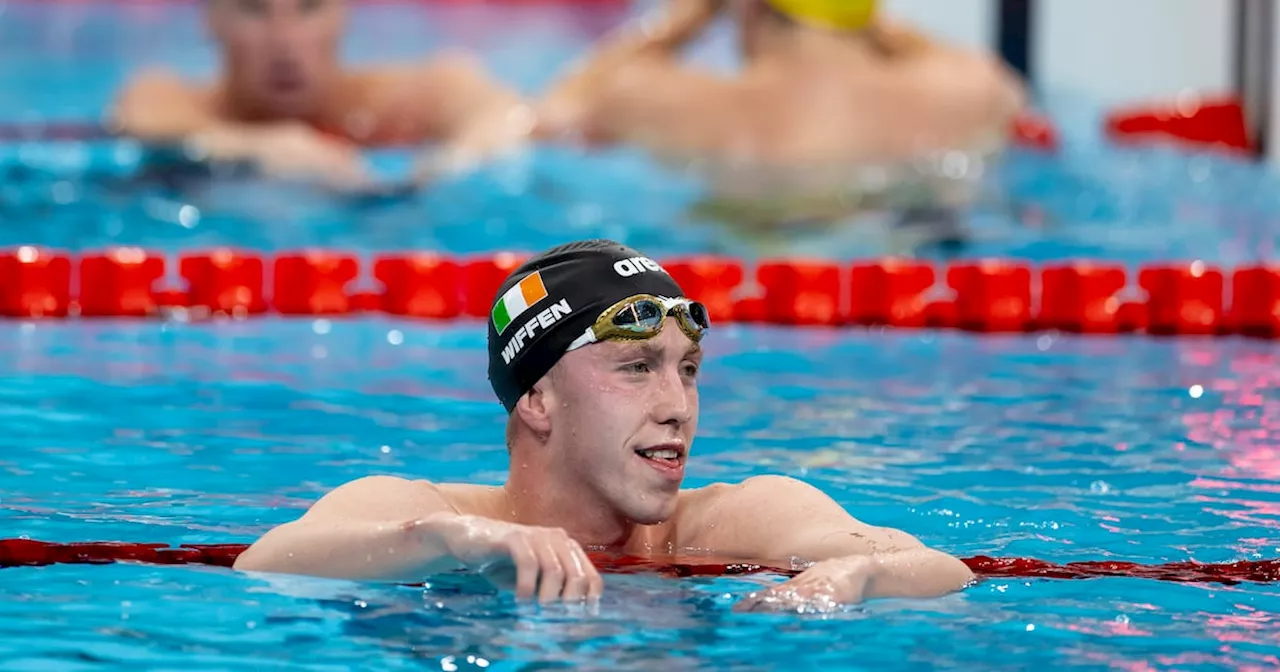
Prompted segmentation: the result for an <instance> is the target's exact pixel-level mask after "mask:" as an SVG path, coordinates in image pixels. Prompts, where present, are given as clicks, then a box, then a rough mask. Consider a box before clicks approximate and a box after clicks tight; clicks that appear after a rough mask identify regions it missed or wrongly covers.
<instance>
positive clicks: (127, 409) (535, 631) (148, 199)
mask: <svg viewBox="0 0 1280 672" xmlns="http://www.w3.org/2000/svg"><path fill="white" fill-rule="evenodd" d="M499 13H503V14H501V16H502V17H503V18H499ZM512 13H515V14H516V15H517V18H518V20H517V18H511V14H512ZM621 14H622V13H621V12H619V11H617V10H609V9H602V10H597V11H593V12H584V11H581V10H569V9H564V8H561V9H549V8H525V9H520V10H502V9H498V8H494V7H483V6H481V7H453V8H448V9H445V8H438V7H418V6H414V7H409V6H402V5H377V6H373V7H362V8H361V9H360V10H359V11H357V12H356V23H357V24H358V26H359V30H360V31H363V34H364V35H365V37H364V38H363V39H361V38H356V39H353V40H352V43H351V44H350V45H348V50H349V52H350V54H351V56H352V58H353V59H354V60H360V61H371V60H377V59H385V58H392V57H409V56H412V55H415V54H418V53H421V52H423V51H425V50H428V49H431V48H434V47H437V46H441V45H444V44H459V45H463V46H468V47H474V48H476V49H479V50H481V52H482V54H483V55H484V58H485V60H486V62H487V63H488V64H489V65H490V67H492V68H493V69H494V70H495V72H497V73H498V74H499V75H500V76H502V77H504V78H506V79H508V80H510V81H513V82H516V83H518V85H519V86H520V87H521V88H522V89H523V90H525V91H530V92H534V91H537V90H538V89H539V88H540V87H541V86H543V85H545V83H546V82H547V81H550V78H552V77H553V76H554V74H555V72H556V71H557V69H558V68H560V67H562V66H563V65H564V64H565V63H567V62H568V61H569V60H570V59H572V58H573V57H574V56H575V55H576V54H577V53H579V52H580V51H581V49H583V48H584V45H586V44H587V43H588V41H589V40H590V39H591V37H592V36H594V35H598V34H599V33H600V32H601V31H602V30H604V29H606V28H607V27H608V26H610V25H613V24H614V23H615V22H616V21H617V20H618V19H619V18H620V17H621ZM195 18H196V4H194V3H192V4H181V3H175V4H172V5H163V6H161V5H152V4H147V3H139V4H130V5H127V6H123V5H122V6H113V5H105V4H95V3H65V4H51V3H34V2H15V3H8V4H0V110H4V111H3V112H0V122H3V123H5V124H8V126H7V128H8V129H9V130H11V131H12V130H15V129H16V130H17V131H22V132H15V133H9V136H12V137H9V136H5V137H8V138H9V139H7V140H5V141H3V142H0V245H5V246H7V245H13V244H30V243H36V244H45V245H53V246H59V247H63V248H66V249H71V250H84V249H91V248H97V247H101V246H103V245H108V244H121V243H123V244H141V245H146V246H148V247H152V248H155V249H159V250H163V251H169V252H176V251H182V250H187V249H192V248H195V247H200V246H208V245H216V244H233V245H236V246H239V247H248V248H251V249H259V250H266V251H272V250H279V249H289V248H294V247H299V246H331V247H341V248H343V249H350V250H354V251H357V252H360V253H370V252H375V251H381V250H403V249H407V248H414V249H435V250H443V251H447V252H450V253H457V254H466V253H473V252H482V251H489V250H498V249H512V248H522V249H529V250H536V249H541V248H545V247H547V246H550V245H552V244H555V243H559V242H563V241H564V240H566V239H570V238H580V237H587V236H596V235H605V236H610V237H613V238H616V239H619V240H623V241H625V242H628V243H631V244H633V245H636V246H638V247H640V248H641V249H643V250H644V251H646V252H648V253H650V254H653V255H655V256H661V255H664V254H671V253H677V252H689V251H711V252H726V253H733V254H741V255H744V256H747V257H752V256H758V255H762V254H773V253H794V254H812V255H820V256H829V257H837V258H841V259H848V258H854V257H868V256H876V255H880V254H884V253H886V252H887V251H900V250H899V249H898V247H899V245H900V241H898V240H895V239H894V236H892V235H890V233H886V232H887V231H889V232H891V231H892V229H886V228H885V227H880V228H877V227H876V226H874V225H869V226H867V227H857V226H849V227H845V228H843V229H841V230H838V231H809V232H805V233H796V234H788V235H786V236H781V237H775V238H772V239H768V240H761V239H759V238H756V237H752V236H750V235H747V234H745V233H743V232H741V231H735V230H733V229H732V228H728V227H726V226H723V225H721V224H718V223H715V222H707V221H701V220H699V219H698V218H697V217H696V216H692V215H690V214H689V213H690V211H691V205H692V204H693V203H695V202H696V201H697V199H698V198H699V197H700V195H701V193H702V186H701V185H700V184H699V183H698V181H697V180H696V179H695V178H694V177H692V176H690V175H686V174H678V173H673V172H670V171H663V170H660V169H658V168H657V167H656V166H654V165H652V163H650V162H649V161H647V160H646V159H645V158H644V157H642V156H640V155H638V154H637V153H634V152H628V151H625V150H618V151H611V152H606V153H603V154H601V155H598V156H584V155H580V154H578V153H576V152H573V151H570V150H565V149H557V148H542V149H539V150H537V151H535V152H533V153H532V154H531V155H529V156H525V157H521V158H518V159H516V160H513V161H510V162H506V163H503V164H501V165H497V166H494V167H491V168H489V169H486V170H484V171H481V172H480V173H478V174H476V175H471V176H466V177H462V178H458V179H456V180H450V181H446V182H444V183H441V184H438V185H434V186H433V187H432V188H431V189H428V190H425V191H423V192H421V193H417V194H411V195H408V196H403V195H402V196H398V197H386V196H360V197H351V196H345V197H344V196H337V195H333V194H325V193H321V192H319V191H316V190H313V189H308V188H305V187H301V186H298V185H285V184H272V183H265V184H264V183H262V182H258V181H253V180H247V179H242V178H236V177H214V178H212V179H210V178H208V177H206V176H202V175H200V170H199V167H198V166H194V167H193V166H188V165H182V164H181V162H178V163H176V164H169V166H168V168H165V164H164V163H163V161H164V159H163V158H160V159H157V158H155V157H150V156H148V155H147V154H145V153H143V152H141V151H140V150H139V148H137V147H135V146H132V145H131V144H130V143H127V142H116V141H110V140H92V141H88V142H52V141H47V140H41V139H38V137H36V139H23V138H24V137H25V136H23V135H22V133H23V132H25V131H23V129H29V128H33V127H38V126H39V123H37V122H46V121H54V122H67V121H70V122H77V123H81V122H86V121H91V120H92V119H94V118H95V117H96V116H97V114H98V112H99V111H100V110H101V108H102V106H103V105H104V104H105V103H106V102H107V101H108V100H109V99H110V95H111V91H112V90H113V88H114V87H115V86H116V85H117V84H118V83H119V81H120V80H121V78H122V77H124V76H125V74H127V73H128V72H129V70H130V69H131V68H133V67H136V66H138V65H140V64H150V63H157V62H164V63H166V64H169V65H171V66H172V67H176V68H179V69H180V70H182V71H183V72H186V73H189V74H193V75H199V74H203V73H206V72H207V71H208V69H209V68H210V67H211V63H212V61H211V58H210V56H209V55H208V53H207V52H206V51H203V50H197V49H192V48H191V46H190V45H191V44H193V43H196V44H199V43H201V40H202V37H201V35H200V34H199V31H198V29H197V27H196V26H197V24H196V22H195ZM159 26H163V29H159V28H158V27H159ZM370 35H376V36H377V39H373V38H371V37H369V36H370ZM144 36H145V37H147V38H148V39H146V40H144V39H142V37H144ZM153 38H154V39H153ZM726 38H727V35H726V34H725V33H724V32H723V31H721V32H720V33H718V34H717V38H716V39H715V40H712V43H711V45H710V46H709V47H706V48H705V49H703V50H702V51H700V52H698V54H697V57H699V58H704V59H705V60H707V61H708V62H713V63H722V62H723V61H724V60H725V59H724V55H723V51H724V50H723V47H724V45H725V44H726V43H727V42H726ZM1080 105H1081V107H1082V108H1087V107H1088V106H1087V105H1086V104H1084V103H1081V104H1080ZM1050 111H1051V112H1054V110H1050ZM1093 114H1095V111H1089V110H1087V109H1086V111H1085V112H1081V111H1080V110H1078V109H1074V108H1073V109H1070V110H1062V111H1061V112H1060V116H1061V118H1063V119H1064V120H1069V121H1070V122H1071V125H1070V126H1069V127H1067V128H1065V129H1064V130H1066V131H1067V135H1068V138H1069V140H1070V143H1069V145H1068V148H1067V150H1066V151H1065V152H1064V153H1063V154H1062V155H1059V156H1056V157H1049V156H1042V155H1038V154H1035V153H1029V152H1014V153H1013V154H1012V155H1010V156H1009V157H1007V159H1005V160H1004V161H1002V162H1001V163H999V164H998V165H993V166H991V167H990V170H989V171H988V172H987V173H986V175H985V177H984V182H983V200H982V202H981V203H980V205H979V206H978V207H976V208H974V210H973V211H972V212H969V213H966V224H967V226H968V227H969V228H970V229H971V231H972V235H971V238H970V240H969V242H968V243H966V244H964V245H961V246H958V247H957V246H940V245H933V244H921V245H919V246H918V247H915V248H914V249H912V250H910V251H912V252H914V253H915V254H917V255H919V256H922V257H926V258H936V259H941V258H953V257H969V258H973V257H980V256H989V255H999V256H1017V257H1023V258H1027V259H1031V260H1037V261H1043V260H1048V259H1063V258H1075V257H1081V256H1084V257H1091V258H1102V259H1109V260H1114V261H1118V262H1120V263H1123V264H1126V265H1136V264H1139V263H1143V262H1147V261H1151V260H1162V259H1169V258H1201V259H1205V260H1208V261H1212V262H1215V263H1220V264H1223V265H1225V266H1228V267H1230V266H1234V265H1238V264H1242V263H1246V262H1252V261H1257V260H1260V259H1266V260H1274V259H1275V258H1276V253H1275V250H1276V244H1277V239H1278V238H1280V227H1278V226H1277V225H1276V218H1277V214H1278V213H1280V203H1278V202H1276V199H1277V196H1276V194H1278V193H1280V190H1277V189H1275V188H1274V186H1275V185H1274V184H1273V180H1274V176H1273V175H1271V174H1269V172H1268V171H1266V170H1263V169H1260V168H1258V167H1256V166H1251V165H1248V164H1245V163H1243V162H1239V161H1233V160H1229V159H1225V158H1221V157H1213V156H1208V155H1188V154H1180V153H1175V152H1173V151H1170V150H1165V149H1148V150H1125V151H1121V150H1117V149H1115V148H1110V147H1107V146H1105V145H1102V144H1099V143H1098V142H1097V141H1096V138H1093V137H1092V136H1091V131H1090V128H1091V127H1090V126H1089V123H1090V119H1091V118H1092V117H1091V115H1093ZM371 158H372V160H373V161H374V162H375V165H376V167H377V169H378V171H379V173H380V174H382V175H385V176H387V179H388V180H394V178H395V176H396V175H397V174H398V173H399V172H401V171H403V170H404V169H405V167H406V166H407V165H408V164H409V160H410V155H409V153H407V152H405V151H403V150H392V151H380V152H375V153H373V155H372V157H371ZM157 165H159V166H160V167H159V168H157V167H156V166H157ZM483 333H484V332H483V329H482V324H481V323H479V322H467V321H460V322H457V323H454V324H448V325H444V324H435V323H426V322H413V321H400V320H392V319H386V318H374V317H369V318H360V319H352V320H342V319H338V320H302V319H297V320H286V319H265V318H264V319H257V320H252V321H248V322H241V323H217V324H183V323H160V322H138V321H116V320H98V321H85V322H78V323H39V324H24V323H19V322H0V381H3V382H2V384H0V437H3V438H0V531H2V532H0V537H13V536H27V537H31V538H35V539H43V540H49V541H85V540H126V541H139V542H163V543H171V544H180V543H233V542H249V541H252V540H253V539H254V538H256V536H257V535H259V534H261V533H262V532H263V531H265V530H266V529H269V528H270V527H271V526H273V525H275V524H278V523H281V522H284V521H286V520H290V519H292V518H294V517H296V516H298V515H299V514H300V513H301V512H302V511H303V510H305V508H306V507H307V506H308V505H309V504H310V503H311V502H312V501H314V500H315V499H316V498H317V497H319V496H320V495H322V494H323V493H324V492H326V491H328V490H329V489H331V488H333V487H335V486H337V485H339V484H341V483H343V482H345V481H348V480H351V479H354V478H358V477H361V476H365V475H367V474H371V473H382V474H397V475H402V476H406V477H413V478H430V479H433V480H467V481H473V482H483V483H499V482H501V481H502V479H503V478H504V475H505V459H506V452H505V450H504V449H503V448H502V439H503V437H502V421H503V417H502V412H501V407H500V406H499V405H498V404H497V402H496V401H495V400H494V399H493V396H492V393H491V391H490V390H489V388H488V386H487V383H486V381H485V379H484V373H483V372H484V367H485V349H484V344H483V338H484V336H483ZM707 346H708V350H709V359H708V362H707V365H706V367H705V373H704V378H703V383H702V388H701V389H702V416H701V422H700V428H701V432H700V437H699V439H698V441H697V443H696V445H695V449H694V458H693V460H692V462H691V464H690V469H689V478H688V482H689V485H691V486H697V485H702V484H705V483H709V482H713V481H722V480H727V481H733V480H739V479H742V478H745V477H748V476H751V475H755V474H764V473H781V474H788V475H791V476H795V477H798V478H802V479H805V480H807V481H809V482H811V483H813V484H815V485H817V486H819V487H820V488H822V489H823V490H824V491H825V492H827V493H828V494H830V495H831V496H832V497H833V498H834V499H836V501H838V502H839V503H840V504H842V505H843V506H845V507H847V508H848V509H849V510H850V511H851V512H852V513H853V514H854V515H855V516H857V517H859V518H861V519H863V520H866V521H868V522H870V523H874V524H878V525H889V526H895V527H900V528H902V529H905V530H907V531H909V532H911V533H913V534H915V535H917V536H919V537H920V538H921V539H922V540H924V541H925V542H926V543H928V544H930V545H933V546H936V547H938V548H941V549H943V550H945V551H948V552H951V553H954V554H957V555H960V556H972V555H977V554H985V555H996V556H1026V557H1034V558H1039V559H1044V560H1049V561H1053V562H1065V561H1072V560H1102V559H1115V560H1129V561H1137V562H1152V563H1155V562H1166V561H1181V560H1189V559H1194V560H1197V561H1203V562H1225V561H1233V560H1240V559H1261V558H1274V557H1278V556H1280V532H1278V530H1280V486H1278V485H1277V482H1278V481H1280V392H1277V390H1280V362H1277V356H1278V355H1277V352H1278V351H1277V350H1276V348H1275V346H1274V343H1267V342H1262V341H1254V340H1246V339H1234V338H1231V339H1227V338H1223V339H1153V338H1145V337H1138V336H1134V337H1127V336H1126V337H1110V338H1107V337H1103V338H1086V337H1066V336H1060V335H1055V334H1035V335H1027V336H1007V337H1006V336H1000V337H994V336H974V335H968V334H959V333H932V332H894V331H888V332H886V331H880V330H872V331H864V330H844V331H840V330H824V329H790V330H787V329H772V328H755V327H753V328H743V327H734V326H726V327H722V328H718V329H717V330H716V331H715V332H714V336H713V337H712V338H711V340H710V341H709V342H708V343H707ZM778 580H781V577H777V576H770V575H764V576H754V577H736V578H714V579H664V578H659V577H655V576H616V575H615V576H609V577H608V578H607V583H606V586H607V588H606V590H607V592H606V597H605V599H604V601H603V603H602V604H601V605H600V607H599V609H597V610H593V611H585V610H582V609H574V608H567V607H546V608H538V607H533V606H529V605H519V604H516V603H515V602H514V601H513V600H512V599H511V598H510V596H509V595H507V594H505V593H499V592H496V591H494V590H492V589H491V588H489V587H488V586H487V585H486V584H483V583H478V582H473V581H466V580H462V579H457V580H448V581H444V582H440V583H433V584H431V585H430V586H428V587H427V588H426V589H421V588H416V589H415V588H408V587H386V586H379V585H371V584H353V583H347V582H336V581H323V580H312V579H302V578H296V577H271V578H267V577H262V576H250V575H245V574H240V573H235V572H231V571H228V570H223V569H214V568H198V567H149V566H130V565H112V566H51V567H45V568H20V569H5V570H0V660H3V661H4V669H5V670H78V669H86V670H88V669H104V668H105V669H111V668H135V669H136V668H145V669H157V670H162V669H192V668H200V669H206V668H207V669H241V668H250V669H317V670H319V669H343V670H345V669H402V668H412V669H442V670H453V669H547V668H560V667H565V668H567V667H575V668H585V669H685V668H704V669H705V668H708V667H717V668H729V669H778V668H784V669H809V668H816V667H837V668H840V669H904V670H910V669H939V668H942V669H947V668H957V669H983V670H1006V669H1007V670H1021V669H1029V668H1036V667H1041V668H1046V669H1047V668H1053V669H1071V670H1076V669H1080V670H1084V669H1090V670H1092V669H1105V670H1109V669H1124V670H1153V669H1154V670H1173V669H1177V670H1210V669H1257V670H1263V669H1275V668H1277V667H1280V660H1278V658H1277V657H1278V656H1280V654H1278V653H1277V649H1276V647H1275V642H1276V641H1280V587H1277V586H1274V585H1250V584H1243V585H1236V586H1222V585H1210V584H1192V585H1179V584H1171V583H1163V582H1156V581H1149V580H1138V579H1105V580H1090V581H1061V580H1006V579H1002V580H991V581H987V582H984V583H982V584H980V585H978V586H975V587H973V588H971V589H968V590H966V591H964V592H962V593H958V594H955V595H951V596H948V597H946V598H942V599H937V600H925V601H910V602H908V601H892V600H886V601H876V602H871V603H868V604H865V605H861V606H857V607H852V608H849V609H847V610H844V611H842V612H840V613H837V614H833V615H826V616H808V615H806V616H801V615H794V614H793V615H760V614H739V613H735V612H734V611H733V609H732V606H733V604H734V603H735V601H736V600H738V599H739V598H741V596H743V595H744V594H746V593H748V592H750V591H752V590H754V589H756V588H758V587H759V586H760V585H762V584H764V583H769V582H774V581H778Z"/></svg>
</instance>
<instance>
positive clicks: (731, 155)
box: [540, 0, 1025, 226]
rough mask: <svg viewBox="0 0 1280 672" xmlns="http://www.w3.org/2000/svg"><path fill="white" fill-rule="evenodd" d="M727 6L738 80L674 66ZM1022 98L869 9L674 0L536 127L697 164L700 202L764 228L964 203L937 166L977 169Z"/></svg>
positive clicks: (563, 93) (779, 0) (596, 58)
mask: <svg viewBox="0 0 1280 672" xmlns="http://www.w3.org/2000/svg"><path fill="white" fill-rule="evenodd" d="M726 12H728V13H730V14H731V15H732V16H733V17H734V19H735V24H736V26H737V28H738V31H739V47H740V52H741V54H742V57H743V65H742V67H741V69H740V71H739V72H738V73H734V74H728V75H722V74H719V73H713V72H710V71H708V70H705V69H699V68H698V67H696V66H694V65H691V64H686V63H683V62H682V61H681V58H680V54H681V50H682V49H683V48H684V47H686V46H687V45H689V44H691V43H692V42H693V41H694V40H696V39H697V38H698V37H699V36H700V35H701V34H702V33H703V31H704V29H705V28H706V27H707V26H708V25H709V24H710V23H711V22H712V21H713V20H714V19H715V18H716V17H717V16H719V15H721V14H724V13H726ZM1024 98H1025V95H1024V91H1023V86H1022V84H1021V82H1020V81H1019V79H1018V78H1017V77H1016V75H1015V74H1014V72H1013V71H1012V70H1011V69H1010V68H1008V67H1006V66H1005V65H1004V64H1003V63H1002V62H1001V61H1000V60H999V58H998V57H996V56H994V55H992V54H989V53H984V52H981V51H972V50H968V49H963V48H957V47H953V46H949V45H947V44H944V43H941V42H938V41H935V40H932V39H930V38H928V37H926V36H924V35H923V34H920V33H918V32H915V31H913V30H912V29H910V28H908V27H906V26H904V25H900V24H898V23H895V22H893V21H892V20H890V19H889V18H887V17H886V16H884V14H883V12H881V11H880V10H879V9H878V8H877V6H876V3H875V2H874V1H873V0H669V2H667V3H666V5H665V6H664V7H663V8H662V9H661V10H659V11H658V13H657V14H655V15H654V16H651V17H646V18H645V20H642V21H640V22H639V23H638V24H636V25H626V26H623V27H622V28H620V29H619V30H618V31H617V32H616V33H615V34H613V35H611V36H609V37H606V38H605V39H603V40H602V42H601V44H600V45H599V46H598V47H597V48H596V49H594V50H593V51H592V53H591V54H590V55H589V56H587V57H586V58H585V59H584V60H583V62H581V63H580V64H578V65H576V66H575V67H574V68H573V69H572V70H571V71H570V72H569V73H568V74H567V76H565V77H563V78H562V79H561V80H560V81H559V82H558V83H557V84H556V85H554V86H553V87H552V88H551V90H550V91H548V92H547V94H546V95H545V96H544V97H543V100H542V102H541V103H540V117H541V123H542V125H543V127H544V129H545V132H546V133H547V134H548V135H552V136H555V135H558V136H560V137H564V138H568V139H570V140H571V141H578V142H583V143H586V144H606V143H622V144H628V145H633V146H638V147H641V148H644V149H646V150H649V151H650V152H651V153H653V154H654V155H655V156H657V157H658V158H660V159H662V160H665V161H667V162H671V163H674V164H678V165H681V166H687V165H689V166H693V167H695V168H697V169H698V170H699V171H701V173H703V174H705V175H707V176H708V177H709V178H710V179H711V182H712V190H713V191H714V192H715V193H716V195H717V202H716V203H714V204H710V207H715V208H717V209H718V211H720V212H722V213H724V214H726V215H730V214H736V215H738V216H739V217H740V218H742V219H745V220H751V219H761V220H763V221H760V222H758V224H759V225H760V226H768V225H772V224H782V223H787V222H795V223H800V222H805V221H808V220H812V219H816V220H826V219H833V218H839V217H841V216H844V215H846V214H847V213H850V212H857V211H860V210H862V209H865V208H875V207H890V206H895V205H898V206H903V207H906V206H911V205H914V204H916V203H918V202H921V201H924V202H925V203H924V204H925V205H932V206H948V205H957V206H958V205H963V204H965V203H966V202H967V199H968V198H969V197H970V196H971V191H972V182H974V181H975V180H973V179H972V178H970V177H968V176H966V177H963V178H960V179H957V178H955V177H952V176H951V175H952V174H954V173H955V172H956V171H955V166H954V165H948V166H945V170H944V169H942V168H944V167H940V166H938V165H936V164H937V160H936V159H935V158H931V157H936V156H938V155H939V153H938V150H955V151H959V152H965V153H967V154H968V159H967V164H966V165H967V167H968V168H969V169H970V170H968V171H967V172H968V174H969V175H978V174H980V172H979V171H977V170H975V169H976V167H978V166H980V165H981V160H982V159H983V158H985V157H988V156H991V155H994V154H997V153H998V152H1000V151H1001V150H1002V149H1003V147H1004V146H1005V144H1006V139H1007V137H1008V135H1009V129H1010V127H1011V125H1012V122H1013V120H1014V118H1015V117H1016V115H1017V114H1018V113H1019V112H1020V111H1021V110H1022V109H1023V106H1024ZM958 160H959V159H958V158H954V155H953V158H952V161H953V163H954V162H955V161H958ZM886 187H888V188H886ZM929 199H932V200H931V201H930V200H929Z"/></svg>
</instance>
